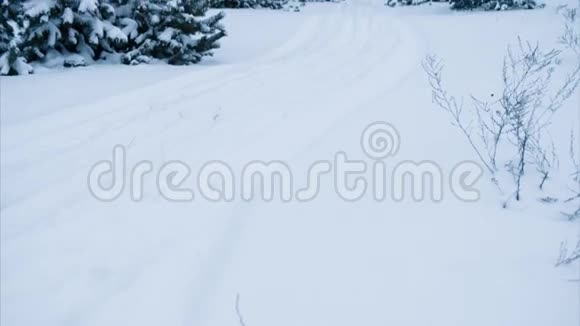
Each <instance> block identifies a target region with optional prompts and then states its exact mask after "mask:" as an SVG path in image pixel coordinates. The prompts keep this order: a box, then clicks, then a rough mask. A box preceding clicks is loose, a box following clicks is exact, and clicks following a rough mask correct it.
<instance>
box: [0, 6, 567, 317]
mask: <svg viewBox="0 0 580 326" xmlns="http://www.w3.org/2000/svg"><path fill="white" fill-rule="evenodd" d="M315 7H316V8H318V9H319V10H317V11H314V12H313V11H308V8H307V9H306V12H305V13H304V14H307V15H308V18H307V19H305V20H304V24H302V25H301V26H296V31H295V33H294V34H293V35H292V37H291V38H289V39H288V40H287V41H285V42H283V43H281V44H280V45H279V46H277V47H275V48H273V49H270V50H269V51H267V52H266V53H264V54H263V55H260V56H259V57H257V58H254V59H251V60H249V61H247V62H242V63H237V64H224V65H217V66H209V67H204V68H203V69H199V70H196V71H194V72H192V73H187V74H182V75H180V76H179V77H176V78H172V79H169V80H165V81H162V82H159V83H156V84H153V85H150V86H147V87H145V88H140V89H135V90H133V91H131V92H129V93H126V94H122V95H118V96H112V97H108V98H105V99H102V100H100V101H98V102H94V103H92V104H88V105H80V106H77V107H72V108H67V109H63V110H60V111H56V112H54V113H53V114H49V115H44V116H40V117H38V118H37V119H31V120H28V121H25V122H22V123H19V124H16V125H10V126H6V127H4V128H3V130H2V161H1V164H2V171H3V175H2V183H3V187H2V188H3V189H2V228H1V235H2V248H1V251H2V262H3V264H2V273H1V278H2V290H1V299H2V300H1V301H2V308H3V309H2V310H3V313H2V317H1V318H2V319H1V320H2V325H216V326H218V325H219V326H223V325H239V321H238V316H237V314H236V307H235V298H236V295H237V294H239V298H240V301H239V307H238V308H239V312H240V313H241V314H242V315H243V318H244V320H245V323H246V325H247V326H258V325H277V326H282V325H289V326H290V325H333V326H339V325H441V326H443V325H445V326H450V325H458V326H459V325H470V326H475V325H481V326H490V325H527V326H529V325H557V324H558V325H564V324H563V323H558V322H559V321H555V320H554V319H553V318H557V317H558V316H554V311H542V310H541V309H539V310H536V311H534V308H535V307H538V306H542V305H544V304H546V303H549V302H550V301H549V300H551V298H553V297H555V296H560V297H566V298H574V293H573V292H570V291H568V290H563V288H562V287H558V286H554V284H552V283H548V284H547V283H546V279H547V278H546V277H545V275H542V276H540V275H536V274H533V270H534V268H535V270H537V266H535V267H533V268H528V267H529V266H528V265H526V264H518V262H519V260H518V259H520V258H521V257H522V256H526V255H528V254H530V255H533V254H534V253H536V252H537V250H538V248H540V247H542V245H543V244H542V242H541V241H539V243H538V244H536V245H535V246H534V245H532V247H530V242H529V241H527V242H526V240H522V241H519V238H518V231H519V230H520V229H519V227H520V224H519V223H520V222H521V220H518V219H515V220H512V221H509V220H508V221H506V220H505V216H502V215H501V214H502V213H498V212H497V210H496V209H495V207H494V206H493V204H492V205H488V206H485V205H481V207H479V206H478V208H477V210H478V211H479V212H478V214H477V216H472V217H471V218H465V216H469V215H471V214H472V212H473V206H471V205H470V204H467V203H462V202H460V201H458V200H456V199H455V198H453V197H452V196H451V194H450V193H449V194H446V196H447V197H446V200H445V201H444V202H443V203H440V204H435V203H420V204H417V203H413V202H409V203H406V202H404V203H392V202H383V203H375V202H373V201H372V200H371V199H368V200H366V199H365V200H363V201H361V202H359V203H348V202H343V201H341V200H339V199H338V198H337V196H336V195H335V194H334V193H333V191H332V190H333V189H332V182H331V181H332V180H330V178H329V179H327V180H325V181H323V184H322V186H321V187H322V188H323V189H326V191H322V192H321V194H320V195H319V197H318V198H317V199H316V200H314V201H312V202H309V203H280V202H276V201H274V202H272V203H265V202H261V201H258V200H257V201H252V202H243V201H241V200H236V201H235V202H233V203H222V204H216V203H207V202H205V201H203V200H201V198H199V195H197V196H198V198H196V200H195V201H194V202H193V203H168V202H167V201H165V200H163V199H162V198H161V197H160V196H159V194H158V193H157V192H156V191H155V189H154V180H148V181H146V182H145V186H146V192H145V198H144V199H143V201H142V202H139V203H134V202H132V201H130V200H129V198H128V189H126V191H125V194H124V195H123V196H122V197H121V198H120V199H119V200H117V201H115V202H112V203H101V202H98V201H96V200H95V199H94V198H92V197H91V196H90V195H89V193H88V191H87V185H86V178H87V172H88V170H89V169H90V167H91V166H92V165H93V164H94V163H95V162H98V161H100V160H103V159H108V158H110V157H111V151H112V148H113V146H115V145H117V144H121V145H124V146H125V148H126V150H127V166H129V167H130V166H131V164H134V163H136V162H138V161H140V160H150V161H151V162H152V163H153V164H154V166H155V168H157V169H158V168H159V167H160V166H161V165H162V164H163V163H165V162H167V161H169V160H175V159H179V160H182V161H184V162H187V163H188V164H190V165H191V166H192V167H193V168H194V169H195V168H199V167H200V166H201V164H203V163H204V162H207V161H209V160H215V159H219V160H223V161H226V162H228V163H230V164H231V165H232V166H233V167H234V168H235V169H237V168H241V167H242V166H243V164H244V163H245V162H249V161H252V160H283V161H284V162H286V163H288V164H289V165H290V166H292V167H293V169H295V170H293V172H295V174H296V175H304V173H305V170H306V168H307V167H308V165H309V164H310V163H312V162H314V161H316V160H323V159H324V160H331V159H332V158H333V155H334V153H336V152H337V151H345V152H346V153H348V155H349V157H353V158H359V159H364V158H365V156H364V155H363V153H362V151H361V149H360V146H359V137H360V133H361V132H362V130H363V129H364V127H365V126H366V125H368V124H369V123H371V122H373V121H389V122H391V123H393V124H394V125H395V126H396V127H397V128H398V129H399V132H400V133H401V136H402V139H403V141H402V144H401V152H400V155H401V157H400V160H403V159H410V160H423V159H431V160H435V161H437V162H439V163H441V165H442V166H443V167H444V168H446V169H447V170H446V171H449V169H451V167H452V166H453V164H454V163H455V162H458V161H460V160H464V159H469V158H471V157H470V156H468V157H465V155H463V156H462V155H461V154H457V153H455V152H456V151H454V152H453V153H449V152H445V151H442V150H441V147H438V144H441V143H445V144H447V146H450V147H453V148H465V144H464V143H463V142H462V141H461V139H458V138H457V137H456V135H457V134H456V133H455V130H453V129H452V128H448V130H444V131H442V132H441V133H440V134H439V133H438V134H435V135H424V134H422V133H423V132H425V130H432V129H429V126H430V125H431V124H439V125H441V126H444V125H445V123H447V122H446V119H445V117H444V116H442V115H440V114H438V112H435V111H434V110H431V109H430V93H429V89H428V87H427V85H426V83H425V80H424V76H423V74H422V71H421V66H420V61H421V58H422V57H423V56H424V55H425V53H426V52H427V50H428V49H427V48H426V47H427V43H426V42H425V41H424V40H423V39H422V38H421V37H420V36H419V35H420V34H418V33H415V32H414V31H413V29H412V28H411V27H410V26H409V25H408V24H407V23H406V22H404V21H403V20H401V19H399V18H397V17H395V16H394V15H392V14H389V13H388V11H386V10H385V9H384V7H383V5H382V3H381V1H371V0H350V1H348V2H345V3H339V4H325V5H323V6H321V5H316V6H315ZM265 28H268V27H265ZM449 139H451V140H449ZM462 151H463V153H469V152H468V149H467V150H460V151H458V152H462ZM301 173H302V174H301ZM299 180H303V178H302V177H300V178H299ZM188 182H189V183H190V186H191V187H193V183H194V182H195V180H193V179H190V180H189V181H188ZM297 186H298V185H297ZM486 207H487V208H486ZM489 207H491V208H489ZM490 215H493V216H498V215H499V216H498V217H497V218H495V217H494V218H488V216H490ZM501 219H503V221H502V222H501V223H503V224H499V225H501V227H498V222H497V221H498V220H501ZM530 223H531V224H533V225H534V226H535V228H533V229H534V230H538V231H531V232H532V233H533V234H534V235H537V238H541V237H542V234H543V231H544V230H546V228H547V227H552V228H554V226H552V225H550V226H546V225H545V224H543V222H539V221H532V222H530ZM558 227H561V226H557V227H556V228H558ZM534 232H536V233H534ZM526 239H528V238H526ZM497 243H516V244H515V245H514V247H511V248H504V247H501V246H498V245H497ZM544 244H545V243H544ZM550 249H551V248H546V249H545V250H546V252H549V250H550ZM504 268H506V269H507V270H509V271H510V272H509V273H507V274H506V272H505V270H504ZM512 273H513V275H512ZM528 273H531V275H530V274H528ZM548 275H549V276H550V277H551V276H553V275H552V274H548ZM556 281H558V280H556ZM556 281H555V282H556ZM538 284H540V285H538ZM538 291H540V293H544V296H541V295H538V293H537V292H538ZM519 297H528V298H529V300H528V301H521V300H518V299H517V298H519ZM572 301H573V300H570V302H572ZM562 302H564V305H566V304H569V303H567V302H565V301H562ZM482 306H483V307H486V309H484V308H482ZM562 309H563V311H564V312H565V313H563V314H562V315H561V316H560V317H561V318H562V319H563V321H564V322H568V321H569V320H570V318H575V317H570V316H568V315H567V314H566V313H568V312H569V311H570V309H569V308H566V307H564V308H562ZM486 311H489V313H485V312H486ZM483 313H485V314H483ZM566 325H567V324H566Z"/></svg>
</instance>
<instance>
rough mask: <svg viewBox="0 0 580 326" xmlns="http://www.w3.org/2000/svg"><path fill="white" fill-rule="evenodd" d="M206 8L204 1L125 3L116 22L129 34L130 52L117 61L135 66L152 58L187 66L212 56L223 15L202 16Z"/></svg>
mask: <svg viewBox="0 0 580 326" xmlns="http://www.w3.org/2000/svg"><path fill="white" fill-rule="evenodd" d="M207 9H208V5H207V3H206V2H205V1H204V0H171V1H167V0H166V1H162V0H147V1H145V0H129V1H125V3H124V6H123V9H121V8H119V10H118V11H117V14H118V18H117V19H118V21H119V24H120V25H121V28H122V30H123V31H124V32H125V33H126V34H127V35H129V48H130V51H128V52H127V53H125V54H124V55H123V56H122V57H121V61H122V62H123V63H125V64H139V63H142V62H149V61H150V60H151V59H153V58H155V59H161V60H166V61H167V62H168V63H169V64H174V65H187V64H192V63H197V62H199V61H200V60H201V59H202V58H203V57H204V56H208V55H212V50H214V49H216V48H219V43H218V41H219V40H220V39H221V38H222V37H224V36H225V35H226V33H225V28H224V26H223V25H222V24H221V20H222V18H223V17H224V16H225V14H224V13H223V12H220V13H218V14H216V15H213V16H209V17H204V15H205V13H206V11H207Z"/></svg>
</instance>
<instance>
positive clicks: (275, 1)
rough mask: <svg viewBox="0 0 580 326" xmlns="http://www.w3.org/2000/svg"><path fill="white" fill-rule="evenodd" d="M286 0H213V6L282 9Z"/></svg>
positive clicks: (211, 5) (211, 4)
mask: <svg viewBox="0 0 580 326" xmlns="http://www.w3.org/2000/svg"><path fill="white" fill-rule="evenodd" d="M287 2H288V1H286V0H211V1H210V3H209V4H210V7H211V8H253V9H255V8H268V9H282V8H284V5H285V4H286V3H287Z"/></svg>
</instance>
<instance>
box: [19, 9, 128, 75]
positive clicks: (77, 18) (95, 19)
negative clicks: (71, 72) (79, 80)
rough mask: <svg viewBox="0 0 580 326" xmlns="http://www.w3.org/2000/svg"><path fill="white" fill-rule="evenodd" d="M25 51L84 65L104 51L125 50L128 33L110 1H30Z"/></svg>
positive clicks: (26, 11) (37, 56)
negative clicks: (118, 23) (120, 25)
mask: <svg viewBox="0 0 580 326" xmlns="http://www.w3.org/2000/svg"><path fill="white" fill-rule="evenodd" d="M24 14H25V16H26V18H27V19H28V24H29V26H28V28H27V31H26V39H25V43H26V44H25V46H24V48H23V51H25V53H26V56H27V58H29V59H30V60H42V59H45V58H46V56H47V55H51V56H54V57H57V58H58V57H62V58H64V59H65V65H67V60H68V64H69V65H72V66H75V65H84V64H87V63H90V62H92V61H93V60H96V59H98V58H100V56H101V54H102V52H103V51H107V52H113V51H115V50H117V49H121V48H123V47H124V46H125V43H126V42H127V37H126V35H125V34H124V33H123V32H122V31H121V29H119V28H118V27H116V26H115V25H114V24H113V22H112V21H110V20H108V19H110V17H114V7H113V6H112V5H110V4H109V3H108V1H106V0H28V1H26V2H25V3H24ZM73 54H74V55H73Z"/></svg>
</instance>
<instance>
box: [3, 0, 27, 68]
mask: <svg viewBox="0 0 580 326" xmlns="http://www.w3.org/2000/svg"><path fill="white" fill-rule="evenodd" d="M0 1H1V2H0V74H1V75H27V74H29V73H31V72H32V71H33V70H32V67H31V66H30V65H29V64H28V63H27V62H26V58H25V57H24V55H23V54H22V53H21V50H20V47H21V46H22V37H21V34H22V31H23V29H24V24H25V22H24V17H23V15H22V3H21V1H20V0H0Z"/></svg>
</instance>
